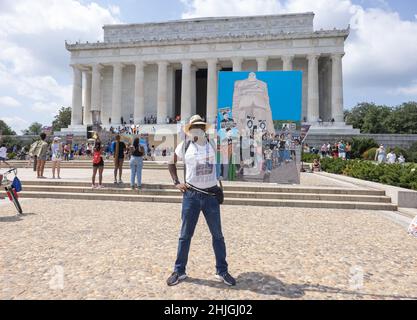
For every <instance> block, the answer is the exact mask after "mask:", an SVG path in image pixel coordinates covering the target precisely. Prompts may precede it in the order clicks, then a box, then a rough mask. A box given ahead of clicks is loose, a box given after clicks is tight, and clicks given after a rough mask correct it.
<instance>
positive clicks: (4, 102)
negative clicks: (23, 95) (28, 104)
mask: <svg viewBox="0 0 417 320" xmlns="http://www.w3.org/2000/svg"><path fill="white" fill-rule="evenodd" d="M21 105H22V104H21V103H20V102H19V101H17V100H16V99H15V98H13V97H9V96H3V97H0V107H6V108H15V107H20V106H21Z"/></svg>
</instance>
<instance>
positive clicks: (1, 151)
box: [0, 147, 7, 158]
mask: <svg viewBox="0 0 417 320" xmlns="http://www.w3.org/2000/svg"><path fill="white" fill-rule="evenodd" d="M0 158H7V148H6V147H1V148H0Z"/></svg>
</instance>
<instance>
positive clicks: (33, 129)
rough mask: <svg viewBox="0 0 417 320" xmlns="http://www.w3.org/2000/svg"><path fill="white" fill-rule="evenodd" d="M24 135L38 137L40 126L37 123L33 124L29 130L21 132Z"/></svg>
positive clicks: (40, 130)
mask: <svg viewBox="0 0 417 320" xmlns="http://www.w3.org/2000/svg"><path fill="white" fill-rule="evenodd" d="M22 132H23V134H24V135H38V134H40V133H41V132H42V124H41V123H39V122H33V123H32V124H31V125H30V126H29V128H27V129H26V130H23V131H22Z"/></svg>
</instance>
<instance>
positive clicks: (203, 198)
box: [174, 190, 227, 274]
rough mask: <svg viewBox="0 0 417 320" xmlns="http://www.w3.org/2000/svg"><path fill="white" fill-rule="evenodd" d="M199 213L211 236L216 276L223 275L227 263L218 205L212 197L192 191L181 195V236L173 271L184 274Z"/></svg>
mask: <svg viewBox="0 0 417 320" xmlns="http://www.w3.org/2000/svg"><path fill="white" fill-rule="evenodd" d="M200 211H203V214H204V217H205V219H206V221H207V225H208V227H209V230H210V233H211V236H212V245H213V249H214V255H215V256H216V271H217V273H218V274H223V273H225V272H227V262H226V245H225V243H224V237H223V234H222V226H221V221H220V205H219V203H218V201H217V199H216V198H215V197H214V196H210V195H206V194H203V193H201V192H197V191H193V190H187V191H186V192H185V193H184V195H183V201H182V214H181V215H182V225H181V234H180V238H179V241H178V252H177V260H176V261H175V268H174V271H175V272H178V273H179V274H183V273H185V268H186V265H187V261H188V253H189V251H190V244H191V238H192V237H193V235H194V230H195V226H196V225H197V221H198V217H199V215H200Z"/></svg>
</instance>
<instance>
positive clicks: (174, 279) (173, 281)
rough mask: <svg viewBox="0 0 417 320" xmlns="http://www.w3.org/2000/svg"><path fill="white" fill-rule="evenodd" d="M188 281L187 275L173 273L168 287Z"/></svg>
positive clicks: (168, 281)
mask: <svg viewBox="0 0 417 320" xmlns="http://www.w3.org/2000/svg"><path fill="white" fill-rule="evenodd" d="M185 279H187V275H186V274H185V273H183V274H179V273H178V272H173V273H172V274H171V276H170V277H169V278H168V280H167V285H169V286H175V285H176V284H178V283H179V282H180V281H182V280H185Z"/></svg>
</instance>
